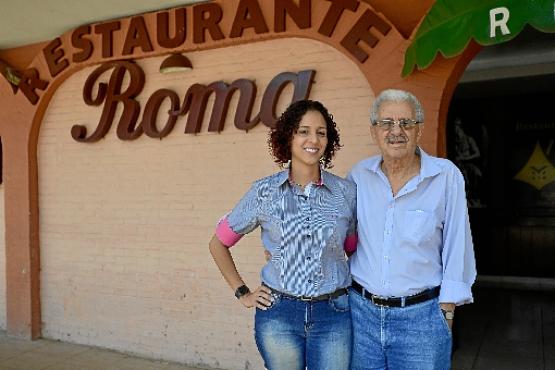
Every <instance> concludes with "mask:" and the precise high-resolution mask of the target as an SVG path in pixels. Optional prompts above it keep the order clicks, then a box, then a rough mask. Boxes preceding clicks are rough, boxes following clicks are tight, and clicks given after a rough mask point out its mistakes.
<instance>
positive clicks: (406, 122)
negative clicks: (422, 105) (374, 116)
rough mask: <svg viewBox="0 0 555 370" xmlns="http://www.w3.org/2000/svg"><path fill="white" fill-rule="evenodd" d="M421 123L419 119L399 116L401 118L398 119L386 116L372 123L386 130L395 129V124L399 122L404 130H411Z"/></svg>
mask: <svg viewBox="0 0 555 370" xmlns="http://www.w3.org/2000/svg"><path fill="white" fill-rule="evenodd" d="M419 123H421V122H418V121H417V120H415V119H410V118H399V120H397V121H395V120H394V119H391V118H384V119H380V120H377V121H374V122H372V125H373V126H378V127H379V128H381V129H382V130H384V131H389V130H392V129H393V127H394V126H395V124H398V125H399V128H402V129H403V130H410V129H412V128H413V127H415V126H416V125H418V124H419Z"/></svg>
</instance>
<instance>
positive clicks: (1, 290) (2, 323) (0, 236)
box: [0, 184, 6, 330]
mask: <svg viewBox="0 0 555 370" xmlns="http://www.w3.org/2000/svg"><path fill="white" fill-rule="evenodd" d="M5 230H6V223H5V222H4V185H2V184H0V329H2V330H6V239H5Z"/></svg>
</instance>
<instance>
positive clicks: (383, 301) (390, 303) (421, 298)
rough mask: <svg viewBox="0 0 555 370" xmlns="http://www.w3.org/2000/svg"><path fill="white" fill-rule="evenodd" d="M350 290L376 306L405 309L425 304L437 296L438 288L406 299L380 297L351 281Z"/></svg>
mask: <svg viewBox="0 0 555 370" xmlns="http://www.w3.org/2000/svg"><path fill="white" fill-rule="evenodd" d="M351 286H352V288H353V289H354V290H355V291H357V292H358V293H359V294H360V295H361V296H363V297H364V298H366V299H368V300H370V301H372V303H374V304H375V305H376V306H382V307H406V306H410V305H413V304H417V303H422V302H426V301H427V300H430V299H432V298H436V297H438V296H439V287H438V286H436V287H435V288H430V289H426V290H424V291H422V292H420V293H418V294H415V295H411V296H408V297H382V296H379V295H374V294H372V293H370V292H369V291H367V290H366V289H365V288H364V287H363V286H362V285H360V284H359V283H357V282H356V281H354V280H353V284H352V285H351Z"/></svg>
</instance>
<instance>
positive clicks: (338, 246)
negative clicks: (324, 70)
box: [210, 100, 357, 370]
mask: <svg viewBox="0 0 555 370" xmlns="http://www.w3.org/2000/svg"><path fill="white" fill-rule="evenodd" d="M268 144H269V146H270V150H271V152H272V154H273V156H274V159H275V162H276V163H278V164H279V165H280V166H282V167H283V166H284V165H285V164H287V163H289V166H288V169H285V170H284V171H281V172H278V173H276V174H274V175H272V176H269V177H265V178H263V179H260V180H258V181H256V182H254V184H253V185H252V186H251V188H250V190H249V191H248V192H247V194H245V196H244V197H243V198H242V199H241V200H240V201H239V203H238V204H237V205H236V206H235V208H234V209H233V211H231V213H229V214H228V215H227V216H226V217H224V218H223V219H222V220H221V221H220V223H219V224H218V226H217V229H216V233H215V235H214V236H213V238H212V240H211V241H210V252H211V253H212V256H213V257H214V261H215V262H216V264H217V265H218V267H219V269H220V271H221V272H222V275H223V276H224V278H225V280H226V281H227V283H228V284H229V285H230V287H231V288H232V289H233V291H235V296H236V297H237V298H238V299H239V302H241V303H242V304H243V305H244V306H245V307H247V308H251V307H256V314H255V339H256V344H257V346H258V350H259V351H260V354H261V355H262V358H263V359H264V364H265V366H266V368H267V369H268V370H297V369H298V370H304V369H305V368H307V369H308V370H311V369H314V370H316V369H318V370H326V369H329V370H342V369H348V368H349V363H350V358H351V341H352V339H351V316H350V309H349V300H348V297H347V289H346V288H347V287H348V286H349V285H350V283H351V279H350V275H349V268H348V265H347V261H346V256H345V252H347V253H352V252H353V251H354V250H355V248H356V243H357V236H356V230H355V228H356V220H355V214H356V210H355V207H356V198H355V197H356V190H355V187H354V185H353V184H351V183H350V182H347V181H346V180H344V179H342V178H340V177H338V176H335V175H333V174H331V173H329V172H327V171H324V170H323V168H327V167H330V163H331V160H332V158H333V156H334V154H335V152H336V151H337V150H338V149H339V148H340V144H339V134H338V132H337V129H336V124H335V122H334V121H333V118H332V116H331V115H330V114H329V113H328V111H327V109H326V108H325V107H324V106H323V105H322V104H321V103H319V102H317V101H311V100H303V101H298V102H295V103H293V104H291V106H289V108H287V110H286V111H285V112H284V113H283V115H282V116H281V118H280V119H279V120H278V122H277V125H276V127H275V128H274V129H273V130H272V131H271V133H270V137H269V139H268ZM258 226H260V227H261V229H262V233H261V235H262V244H263V245H264V248H265V250H266V251H267V253H268V255H270V256H271V257H270V258H269V259H268V262H267V263H266V265H265V266H264V267H263V268H262V272H261V280H262V283H261V285H260V286H258V287H257V288H256V289H254V290H253V291H251V290H250V289H249V288H248V287H247V286H246V285H245V283H244V281H243V280H242V279H241V276H240V275H239V273H238V272H237V269H236V267H235V263H234V262H233V258H232V256H231V253H230V252H229V248H230V247H232V246H233V245H234V244H235V243H236V242H237V241H239V239H240V238H241V237H242V236H243V235H244V234H247V233H249V232H251V231H253V230H254V229H255V228H257V227H258Z"/></svg>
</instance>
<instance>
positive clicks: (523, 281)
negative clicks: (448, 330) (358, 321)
mask: <svg viewBox="0 0 555 370" xmlns="http://www.w3.org/2000/svg"><path fill="white" fill-rule="evenodd" d="M446 132H447V153H448V157H449V159H451V160H452V161H453V162H455V163H456V164H457V166H458V167H459V169H460V170H461V172H462V173H463V175H464V177H465V181H466V187H467V197H468V202H469V216H470V224H471V228H472V235H473V240H474V248H475V253H476V263H477V268H478V279H477V282H476V284H475V286H474V288H473V292H474V297H475V303H474V304H471V305H467V306H463V307H461V308H459V309H457V318H456V319H455V325H456V330H455V337H456V338H455V339H456V342H458V343H457V345H456V347H457V349H456V351H455V353H454V361H453V369H458V370H462V369H488V370H489V369H555V35H553V34H545V33H540V32H538V31H535V30H533V29H527V30H525V31H523V32H522V33H521V34H520V35H519V36H518V37H517V38H515V39H514V40H512V41H510V42H508V43H505V44H500V45H497V46H493V47H489V48H484V49H483V50H482V52H481V53H480V54H479V55H478V56H477V57H476V58H475V59H474V60H473V61H472V63H471V64H470V65H469V67H468V68H467V71H466V72H465V75H464V76H463V79H462V80H461V83H460V84H459V86H458V87H457V89H456V91H455V93H454V96H453V99H452V102H451V105H450V108H449V114H448V119H447V129H446Z"/></svg>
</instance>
